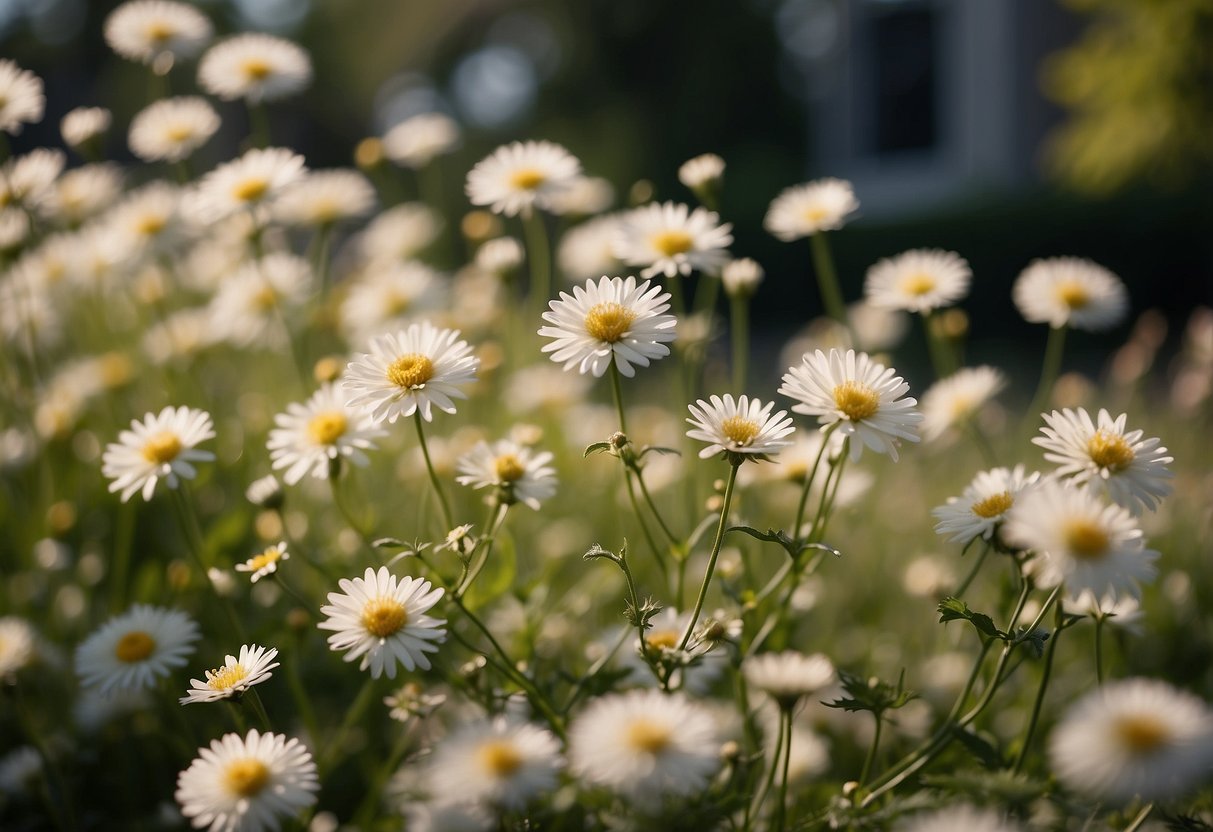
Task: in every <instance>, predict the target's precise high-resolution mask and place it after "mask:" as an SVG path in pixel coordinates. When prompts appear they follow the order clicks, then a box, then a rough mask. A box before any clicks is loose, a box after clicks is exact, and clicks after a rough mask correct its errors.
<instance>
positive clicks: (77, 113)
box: [59, 107, 113, 148]
mask: <svg viewBox="0 0 1213 832" xmlns="http://www.w3.org/2000/svg"><path fill="white" fill-rule="evenodd" d="M112 120H113V115H112V114H111V113H110V111H109V110H107V109H105V108H104V107H77V108H76V109H74V110H72V111H71V112H69V113H68V114H67V115H65V116H64V117H63V119H62V120H61V121H60V122H59V134H60V135H61V136H63V141H64V143H65V144H66V145H67V146H68V147H76V148H78V147H82V146H84V145H86V144H88V143H89V142H91V141H92V140H93V139H95V138H97V137H99V136H101V135H103V134H104V133H105V131H106V130H109V129H110V122H111V121H112Z"/></svg>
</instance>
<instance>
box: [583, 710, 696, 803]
mask: <svg viewBox="0 0 1213 832" xmlns="http://www.w3.org/2000/svg"><path fill="white" fill-rule="evenodd" d="M716 724H717V720H716V716H715V714H714V713H713V712H712V711H711V710H708V709H707V708H705V707H704V706H702V705H699V704H696V703H695V702H692V701H691V700H689V699H687V698H686V697H685V696H683V695H682V694H677V693H676V694H673V695H667V694H665V693H663V692H662V691H660V690H647V691H632V692H629V693H623V694H608V695H606V696H602V697H600V698H598V699H596V700H594V701H593V702H592V703H591V704H590V705H589V706H588V707H586V709H585V710H584V711H582V713H581V714H579V715H578V717H577V718H576V719H575V720H574V721H573V724H572V726H570V728H569V759H570V766H571V768H572V771H573V773H574V774H576V775H577V776H578V777H580V778H581V779H582V780H583V781H585V782H586V783H589V784H591V785H597V786H603V787H605V788H607V789H610V790H612V791H615V792H618V793H620V794H622V795H624V796H625V797H629V798H631V799H632V800H635V801H636V802H637V803H639V804H640V805H641V806H642V807H655V806H656V805H658V804H660V802H661V801H663V800H664V799H666V798H671V797H675V798H677V797H686V796H690V795H693V794H696V793H698V792H700V791H702V790H703V789H704V788H706V787H707V784H708V780H709V779H710V778H711V776H712V775H713V774H714V773H715V772H716V769H717V768H718V767H719V765H720V757H719V751H720V740H719V737H718V735H717V729H716Z"/></svg>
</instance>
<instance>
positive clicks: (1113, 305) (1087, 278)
mask: <svg viewBox="0 0 1213 832" xmlns="http://www.w3.org/2000/svg"><path fill="white" fill-rule="evenodd" d="M1011 296H1012V298H1013V299H1014V301H1015V305H1016V306H1017V307H1018V308H1019V311H1020V314H1022V315H1023V316H1024V319H1025V320H1027V321H1029V322H1031V323H1047V324H1048V325H1049V326H1051V327H1055V328H1056V327H1062V326H1070V327H1073V328H1074V329H1085V330H1091V331H1096V330H1101V329H1108V328H1110V327H1113V326H1116V324H1118V323H1120V322H1121V320H1123V319H1124V316H1125V313H1126V312H1127V311H1128V308H1129V299H1128V292H1127V291H1126V290H1125V284H1124V283H1123V282H1121V280H1120V278H1119V277H1117V276H1116V275H1114V274H1112V273H1111V272H1110V271H1108V270H1107V269H1105V268H1104V267H1103V266H1100V265H1098V264H1096V263H1092V262H1091V261H1090V260H1083V259H1081V258H1078V257H1053V258H1050V259H1047V260H1035V261H1033V262H1032V263H1031V264H1030V265H1029V266H1028V267H1027V268H1026V269H1024V270H1023V271H1022V272H1020V275H1019V277H1017V278H1016V279H1015V285H1014V286H1012V287H1011Z"/></svg>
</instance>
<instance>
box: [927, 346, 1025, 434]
mask: <svg viewBox="0 0 1213 832" xmlns="http://www.w3.org/2000/svg"><path fill="white" fill-rule="evenodd" d="M1006 386H1007V377H1006V375H1004V374H1003V372H1002V371H1001V370H999V369H998V368H996V367H989V366H986V365H982V366H980V367H965V368H964V369H961V370H957V371H956V372H955V373H953V374H952V375H950V376H948V377H947V378H941V379H940V380H939V381H937V382H935V383H934V384H932V385H931V386H930V387H929V388H927V392H926V393H924V394H923V397H922V438H923V439H925V440H927V441H928V442H931V441H933V440H936V439H939V438H940V437H942V436H944V435H945V434H946V433H948V431H950V430H953V429H956V428H964V427H965V426H966V425H968V423H969V422H970V420H972V419H973V418H974V417H976V416H977V415H978V414H980V413H981V411H982V409H983V408H985V406H986V405H988V404H989V403H990V402H991V401H992V400H993V399H994V397H995V396H996V395H998V394H999V393H1000V392H1001V391H1002V389H1003V388H1004V387H1006Z"/></svg>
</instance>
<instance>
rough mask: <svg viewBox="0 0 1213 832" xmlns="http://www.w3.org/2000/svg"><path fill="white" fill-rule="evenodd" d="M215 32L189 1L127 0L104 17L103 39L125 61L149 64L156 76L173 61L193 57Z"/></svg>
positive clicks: (165, 69)
mask: <svg viewBox="0 0 1213 832" xmlns="http://www.w3.org/2000/svg"><path fill="white" fill-rule="evenodd" d="M212 34H214V27H212V26H211V21H210V19H209V18H207V16H206V15H204V14H203V13H202V12H200V11H198V9H196V8H194V7H193V6H192V5H190V4H188V3H176V2H172V0H130V2H127V3H123V4H122V5H120V6H118V8H116V9H114V10H113V11H112V12H110V15H109V17H107V18H106V19H105V42H106V43H108V44H109V46H110V48H111V49H113V50H114V51H115V52H116V53H118V54H119V55H121V56H122V57H124V58H126V59H127V60H131V61H137V62H139V63H141V64H148V65H150V66H151V67H152V69H153V70H154V71H155V72H156V73H157V74H159V75H164V74H165V73H167V72H168V71H169V70H170V69H172V68H173V63H174V61H176V60H178V59H180V58H192V57H194V56H195V55H197V54H198V53H199V52H201V51H202V47H204V46H206V44H207V42H208V41H209V40H210V39H211V35H212Z"/></svg>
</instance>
